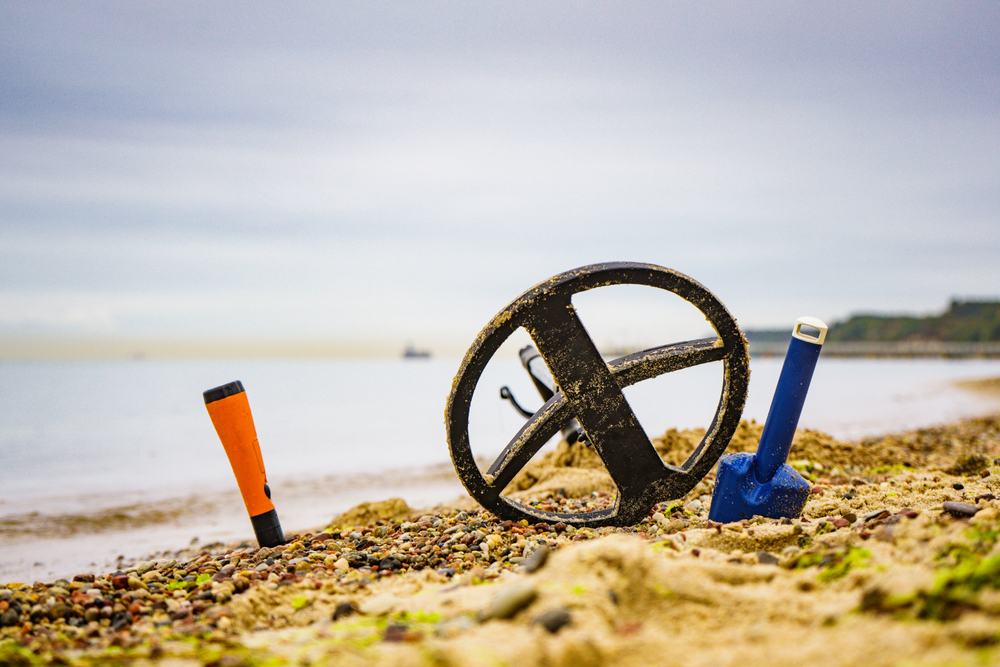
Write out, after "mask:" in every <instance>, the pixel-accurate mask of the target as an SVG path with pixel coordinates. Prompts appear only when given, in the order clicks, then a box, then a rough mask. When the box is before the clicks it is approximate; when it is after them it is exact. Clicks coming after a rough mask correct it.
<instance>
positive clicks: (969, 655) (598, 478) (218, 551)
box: [0, 418, 1000, 667]
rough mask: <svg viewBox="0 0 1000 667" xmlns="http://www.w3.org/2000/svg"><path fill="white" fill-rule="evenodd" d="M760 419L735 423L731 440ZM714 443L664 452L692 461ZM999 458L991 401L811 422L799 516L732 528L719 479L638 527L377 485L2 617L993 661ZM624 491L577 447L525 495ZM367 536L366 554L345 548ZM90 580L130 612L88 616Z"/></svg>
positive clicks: (104, 631) (213, 633)
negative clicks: (961, 414) (499, 508)
mask: <svg viewBox="0 0 1000 667" xmlns="http://www.w3.org/2000/svg"><path fill="white" fill-rule="evenodd" d="M760 430H761V426H760V425H759V424H755V423H752V422H744V423H743V424H741V426H740V429H739V431H738V433H737V435H736V437H735V438H734V441H733V443H732V445H731V447H730V451H747V450H750V451H752V450H753V449H755V447H756V443H757V439H759V435H760ZM699 438H700V432H698V431H670V432H668V433H666V434H664V436H663V437H662V438H659V439H658V440H657V441H656V446H657V449H658V451H660V453H661V456H662V457H663V458H664V460H666V461H668V462H676V461H677V460H678V459H679V458H683V456H684V454H685V453H686V452H687V451H690V448H691V446H692V443H693V442H697V440H698V439H699ZM998 456H1000V419H997V418H982V419H974V420H969V421H965V422H961V423H957V424H951V425H947V426H942V427H937V428H930V429H922V430H919V431H914V432H909V433H901V434H896V435H891V436H885V437H881V438H873V439H868V440H865V441H860V442H853V443H846V442H840V441H837V440H835V439H833V438H831V437H830V436H827V435H825V434H822V433H818V432H815V431H800V432H799V433H798V434H797V435H796V439H795V442H794V443H793V448H792V454H791V463H792V464H793V466H794V467H795V468H796V469H798V470H799V471H800V472H801V473H802V474H803V475H804V476H806V477H807V478H808V479H809V480H810V483H811V484H812V493H811V495H810V499H809V501H808V503H807V505H806V508H805V510H804V512H803V516H802V517H800V518H796V519H784V520H774V519H762V518H755V519H752V520H748V521H743V522H737V523H732V524H725V525H723V524H715V523H712V522H710V521H708V520H707V509H708V504H709V502H710V494H711V490H712V483H713V480H712V479H711V477H709V478H706V479H705V480H703V481H702V482H701V483H700V484H699V485H698V487H696V488H695V489H694V490H693V491H692V492H691V493H690V494H689V495H688V496H687V497H685V498H682V499H678V500H677V501H674V502H671V503H663V504H661V505H660V506H657V507H656V508H654V512H652V513H651V515H650V516H649V517H647V518H646V519H644V520H643V521H642V522H641V523H640V524H639V525H638V526H634V527H629V528H624V529H613V528H602V529H596V530H593V529H579V530H575V529H573V528H572V527H565V526H562V527H559V526H558V525H556V526H544V527H540V528H537V529H536V528H532V527H528V526H526V525H522V524H518V523H511V522H500V521H498V520H497V519H495V518H494V517H492V516H491V515H490V514H489V513H488V512H486V511H483V510H479V509H477V506H476V505H475V503H474V502H472V501H471V500H470V499H464V500H462V501H457V502H455V503H451V504H449V505H448V506H444V507H436V508H429V509H420V510H417V509H412V508H409V507H407V506H406V504H405V503H403V502H402V501H398V500H396V501H386V502H382V503H364V504H362V505H359V506H358V507H356V508H354V509H353V510H351V511H349V512H346V513H344V514H342V515H340V516H338V517H336V518H334V519H333V520H331V521H330V522H329V524H328V525H325V526H323V527H320V528H317V529H315V530H314V531H311V532H310V531H307V532H305V533H301V534H298V535H293V536H291V537H292V542H291V543H290V544H288V545H285V546H283V547H280V548H278V549H274V550H259V549H256V548H249V547H247V546H246V545H242V546H240V545H233V546H216V547H214V548H211V549H198V548H197V547H195V548H190V549H187V550H179V551H177V552H176V553H175V554H173V556H172V557H171V559H170V562H164V561H160V562H154V563H143V564H137V566H136V567H133V568H127V569H125V570H123V571H122V572H121V573H119V574H118V575H117V578H114V577H111V576H108V575H110V573H106V574H101V573H98V574H97V576H96V577H90V579H93V582H89V581H87V579H88V577H81V578H80V579H79V580H77V581H59V582H52V583H51V584H37V585H34V586H27V585H19V584H8V585H7V587H6V589H0V607H4V604H5V603H7V604H8V606H9V605H10V604H11V603H13V602H14V601H15V600H21V601H22V604H23V605H25V612H26V613H27V612H31V613H28V616H27V618H29V620H27V621H26V622H23V619H19V620H18V622H16V623H14V624H11V625H9V626H8V627H4V628H2V629H0V664H24V665H29V664H33V663H34V662H61V664H88V665H89V664H97V663H101V664H103V663H106V662H108V661H113V662H115V663H117V664H162V665H168V664H169V665H262V664H266V665H271V664H274V665H280V664H294V665H299V664H302V665H305V664H309V665H323V664H331V665H341V664H343V665H376V664H392V665H456V666H457V665H462V666H463V667H465V666H472V665H489V666H491V667H493V666H496V665H518V666H519V667H521V666H524V667H530V666H534V665H539V666H541V665H552V666H558V665H567V666H569V665H573V666H581V665H607V664H615V665H649V664H664V663H665V664H676V665H690V666H700V665H705V666H706V667H707V666H709V665H711V666H712V667H717V666H719V665H748V664H750V665H752V664H767V665H864V666H865V667H875V666H878V665H900V664H903V665H942V664H947V665H966V664H968V665H979V664H998V663H1000V539H998V536H1000V501H997V500H996V497H997V496H1000V489H998V487H1000V481H998V475H1000V465H998V460H997V457H998ZM613 492H614V489H613V487H612V486H611V485H610V480H609V479H608V478H607V475H606V473H604V472H603V469H602V468H600V466H599V464H598V462H597V461H596V459H595V457H594V455H593V453H592V452H591V451H590V450H588V449H587V448H585V447H583V446H581V445H575V446H569V445H566V444H565V443H564V444H562V445H560V446H559V447H558V448H557V449H556V451H554V452H552V453H551V454H549V455H547V456H546V457H545V459H543V460H539V461H537V462H534V463H532V464H531V466H529V468H527V469H526V470H525V471H523V473H522V475H521V476H519V477H518V478H517V479H515V481H514V482H513V483H512V488H511V489H510V493H511V494H512V495H516V496H518V497H519V498H521V499H522V500H523V501H525V502H529V503H534V504H538V505H546V506H548V505H552V506H568V505H573V504H576V505H587V504H593V503H602V502H605V503H606V502H609V501H610V500H611V498H612V495H611V494H613ZM956 503H957V504H956ZM459 536H462V538H463V540H465V542H464V543H463V541H462V540H459V539H457V538H458V537H459ZM459 545H461V547H465V548H461V547H460V546H459ZM483 547H485V548H483ZM360 551H364V552H365V553H366V554H368V556H366V557H367V558H368V559H369V560H368V561H367V562H368V563H369V565H372V566H371V567H369V566H368V565H362V566H361V567H358V566H357V564H356V563H355V564H353V565H352V564H350V563H348V559H356V558H357V557H358V556H357V554H358V553H359V552H360ZM397 556H398V558H399V560H398V561H397V562H395V564H391V565H386V564H387V563H392V559H394V558H395V557H397ZM381 558H389V559H390V560H388V561H387V560H381V561H380V560H379V559H381ZM379 563H381V565H385V566H386V567H387V568H388V569H383V568H382V567H381V566H380V565H379ZM184 574H187V575H188V576H189V578H190V579H193V580H195V581H192V582H190V585H188V584H182V583H179V582H182V581H183V580H182V579H181V577H182V576H183V575H184ZM195 575H197V579H196V577H195ZM168 581H169V582H171V584H170V585H167V583H166V582H168ZM91 587H93V588H91ZM3 590H6V591H9V592H3ZM63 594H65V595H63ZM96 594H100V595H101V596H103V597H104V598H106V599H107V600H108V601H117V602H116V604H119V603H120V604H122V605H123V609H124V608H126V607H128V608H129V609H130V610H135V613H134V615H133V617H132V618H131V619H126V615H124V612H123V615H122V616H118V617H115V618H118V619H119V621H118V622H117V623H116V624H117V626H118V627H117V628H115V627H112V625H113V623H112V619H110V618H103V619H101V618H96V617H95V618H94V620H91V621H89V622H83V621H82V620H80V619H74V618H73V611H72V609H73V604H77V603H79V606H80V608H81V610H82V609H84V608H85V606H86V600H87V599H88V598H87V596H88V595H96ZM64 598H65V600H64ZM62 600H64V602H61V601H62ZM73 600H76V601H77V602H73ZM81 600H82V601H83V602H80V601H81ZM29 602H30V603H31V606H30V607H28V606H27V605H28V603H29ZM60 604H63V607H62V608H60V607H59V606H58V605H60ZM130 605H131V606H130ZM32 610H34V611H32ZM57 610H58V611H57ZM0 612H2V610H0ZM129 613H131V612H129ZM91 616H95V614H93V613H92V614H91ZM30 619H34V620H30ZM122 619H125V620H122ZM70 621H73V623H72V624H71V623H70Z"/></svg>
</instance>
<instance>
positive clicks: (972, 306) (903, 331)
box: [745, 299, 1000, 343]
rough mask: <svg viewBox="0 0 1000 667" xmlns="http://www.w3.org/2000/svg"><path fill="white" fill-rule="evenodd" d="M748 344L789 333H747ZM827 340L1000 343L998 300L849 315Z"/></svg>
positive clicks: (783, 337) (775, 339) (832, 328)
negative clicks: (933, 310)
mask: <svg viewBox="0 0 1000 667" xmlns="http://www.w3.org/2000/svg"><path fill="white" fill-rule="evenodd" d="M745 333H746V336H747V339H748V340H749V341H750V342H752V343H775V342H780V341H787V340H788V337H789V335H790V334H791V330H790V329H788V330H756V331H755V330H750V331H746V332H745ZM826 339H827V341H829V342H831V343H854V342H884V343H903V342H906V343H911V342H913V343H916V342H953V343H985V342H997V341H1000V301H962V300H959V299H952V301H951V303H950V304H949V307H948V310H947V311H945V312H944V313H942V314H941V315H931V316H926V317H913V316H908V315H876V314H867V313H864V314H857V315H851V316H850V317H849V318H848V319H847V320H845V321H843V322H834V323H833V324H832V325H830V331H829V333H828V334H827V338H826Z"/></svg>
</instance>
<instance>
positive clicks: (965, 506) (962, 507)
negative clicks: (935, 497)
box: [943, 501, 979, 519]
mask: <svg viewBox="0 0 1000 667" xmlns="http://www.w3.org/2000/svg"><path fill="white" fill-rule="evenodd" d="M943 507H944V511H945V512H947V513H948V514H951V515H952V516H954V517H958V518H960V519H964V518H968V517H970V516H975V514H976V512H978V511H979V508H978V507H976V506H975V505H970V504H969V503H958V502H954V501H948V502H946V503H945V504H944V505H943Z"/></svg>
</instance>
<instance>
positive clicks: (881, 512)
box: [861, 509, 889, 523]
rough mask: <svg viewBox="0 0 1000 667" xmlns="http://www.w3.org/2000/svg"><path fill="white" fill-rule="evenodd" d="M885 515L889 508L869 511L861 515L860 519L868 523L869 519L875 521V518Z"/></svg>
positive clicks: (882, 517) (881, 517) (887, 514)
mask: <svg viewBox="0 0 1000 667" xmlns="http://www.w3.org/2000/svg"><path fill="white" fill-rule="evenodd" d="M887 516H889V510H887V509H880V510H875V511H874V512H869V513H868V514H866V515H864V516H863V517H861V520H862V521H864V522H865V523H868V522H869V521H875V520H876V519H884V518H885V517H887Z"/></svg>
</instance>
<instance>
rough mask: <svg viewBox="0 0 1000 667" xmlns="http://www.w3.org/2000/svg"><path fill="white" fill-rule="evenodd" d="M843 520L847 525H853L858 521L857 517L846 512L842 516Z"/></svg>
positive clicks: (852, 513)
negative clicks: (845, 520)
mask: <svg viewBox="0 0 1000 667" xmlns="http://www.w3.org/2000/svg"><path fill="white" fill-rule="evenodd" d="M844 518H845V519H847V521H848V523H854V522H855V521H857V520H858V515H857V514H855V513H854V512H848V513H847V514H845V515H844Z"/></svg>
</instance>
